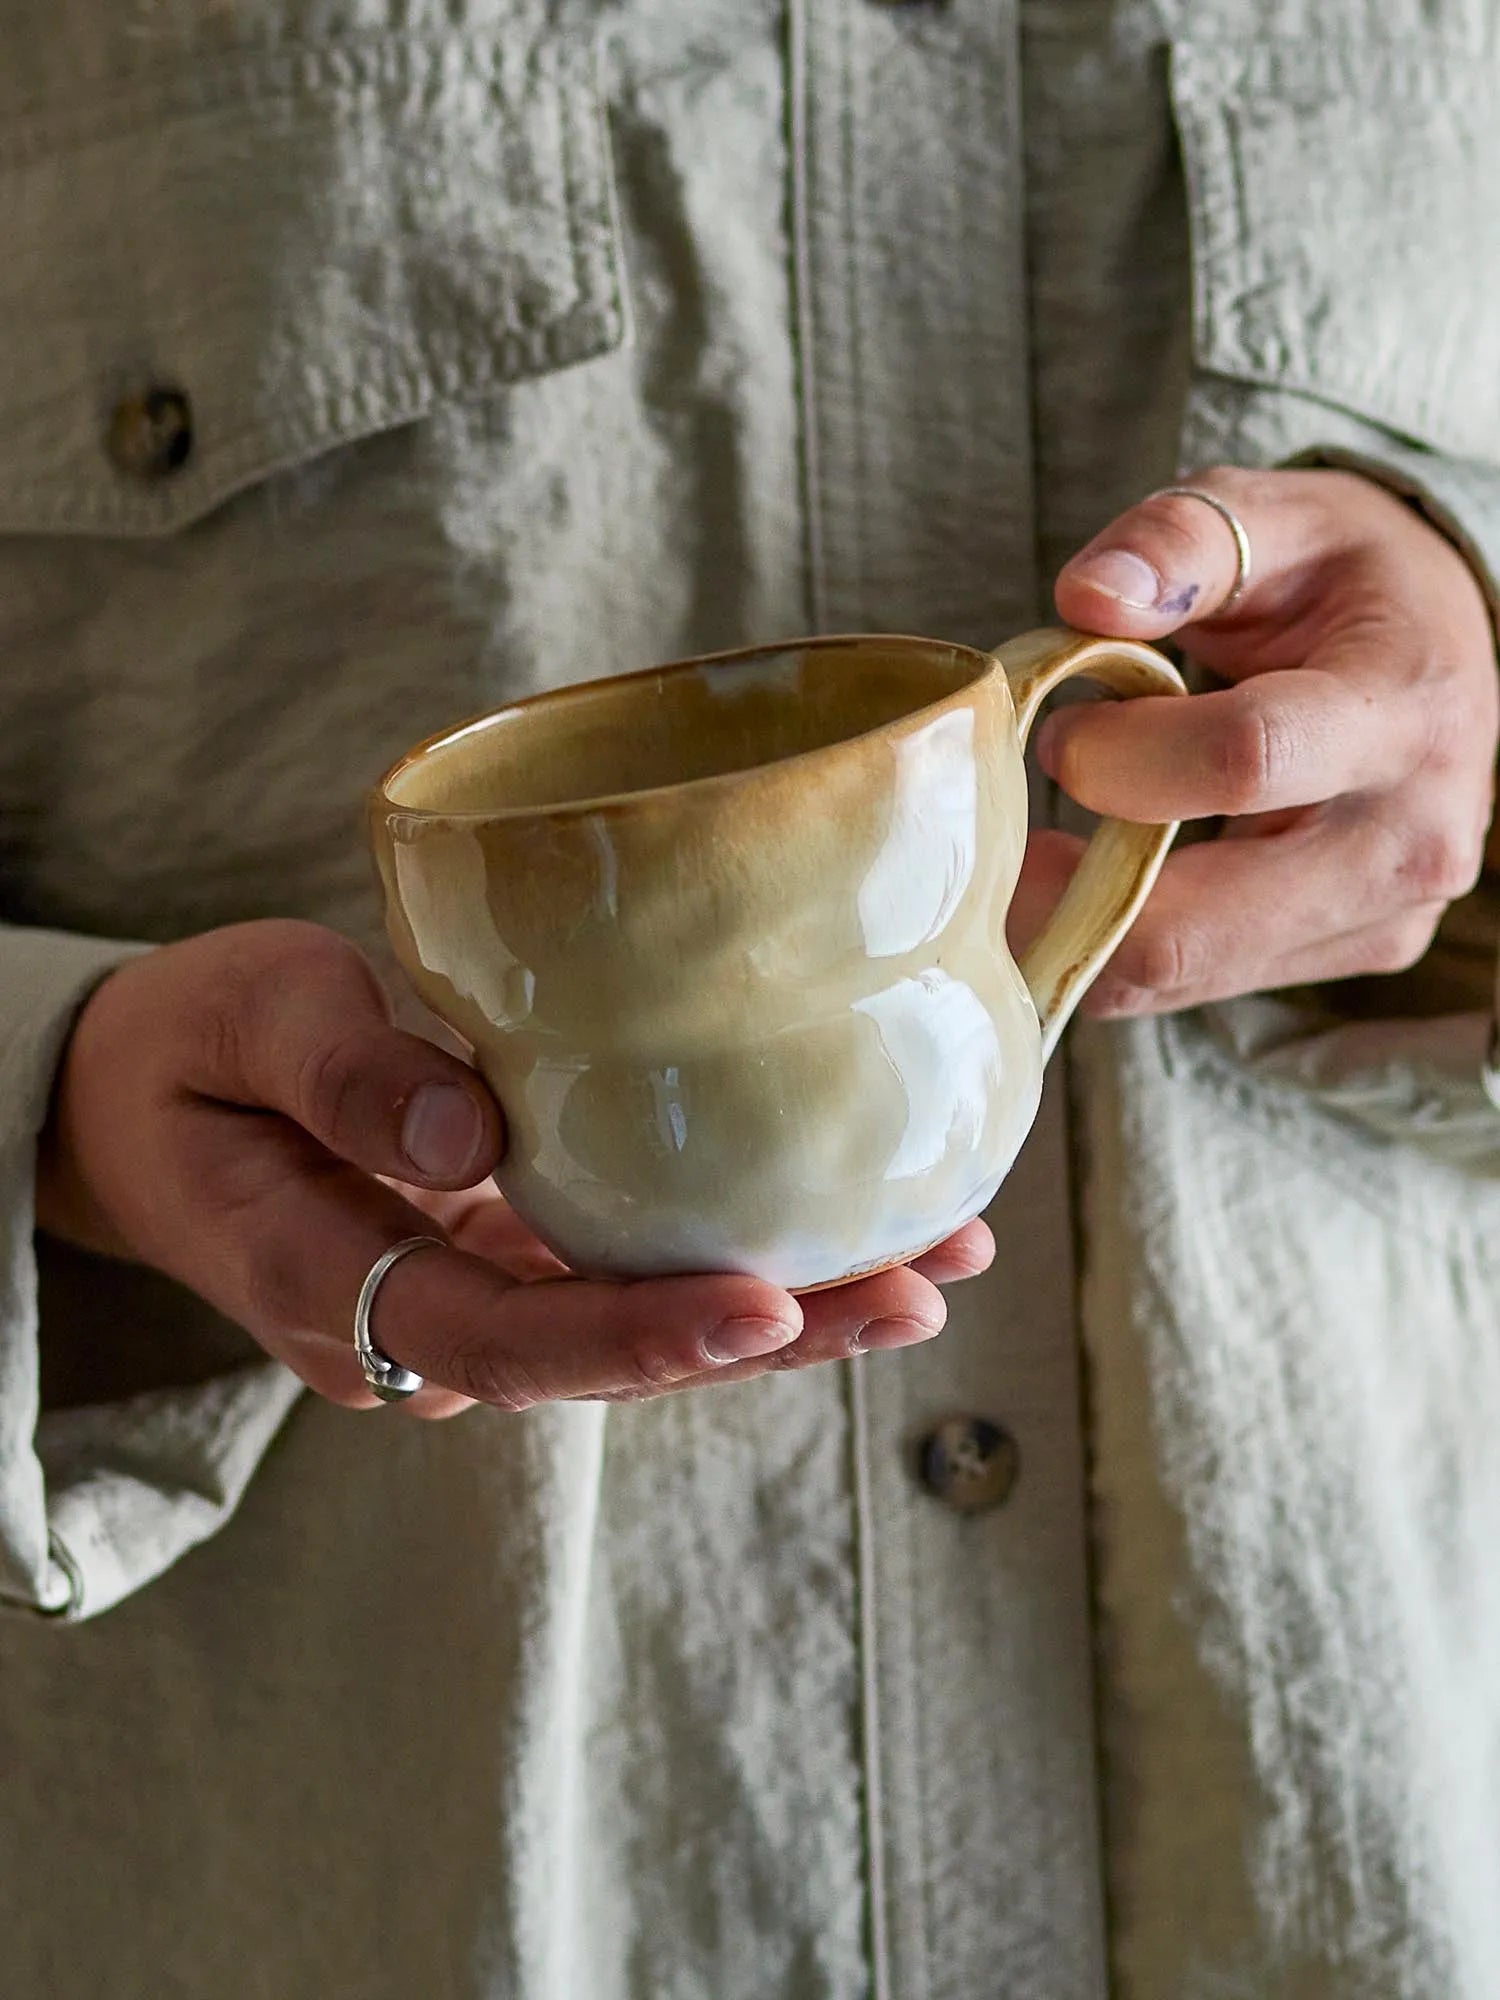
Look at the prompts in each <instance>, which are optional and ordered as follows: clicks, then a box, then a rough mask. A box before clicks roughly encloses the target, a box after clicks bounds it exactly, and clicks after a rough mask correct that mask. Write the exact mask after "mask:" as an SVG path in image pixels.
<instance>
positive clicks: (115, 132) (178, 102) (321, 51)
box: [0, 33, 588, 168]
mask: <svg viewBox="0 0 1500 2000" xmlns="http://www.w3.org/2000/svg"><path fill="white" fill-rule="evenodd" d="M587 47H588V45H587V44H586V43H580V42H579V41H577V40H576V39H570V38H568V37H565V36H557V37H553V38H549V39H547V40H545V41H542V42H539V43H537V44H536V45H535V46H534V47H533V48H532V49H531V50H529V51H528V53H527V56H526V61H525V63H524V65H523V67H522V71H521V76H522V78H523V79H524V82H525V83H526V84H527V85H530V84H534V83H535V82H537V81H538V80H542V81H545V82H548V83H551V84H554V85H563V84H566V83H568V82H572V83H574V84H577V83H581V82H583V81H584V71H585V68H586V65H585V63H584V61H583V60H582V58H583V57H584V56H585V55H586V51H587ZM455 49H457V50H459V51H461V53H462V55H463V57H464V69H465V74H467V75H468V76H471V77H473V78H475V79H477V80H478V81H481V82H488V83H498V84H499V85H500V86H501V87H502V89H504V88H506V87H507V84H508V79H507V76H506V65H505V62H504V60H503V58H504V55H505V52H506V51H505V45H504V44H503V43H502V42H500V41H499V40H498V39H497V38H496V37H495V36H494V35H493V34H491V35H483V34H468V35H465V34H462V33H456V34H454V35H452V36H444V37H441V38H436V39H434V38H423V37H418V36H410V35H388V36H382V37H379V38H378V39H374V38H372V39H371V40H369V41H364V42H339V43H332V44H329V45H326V46H323V47H298V48H294V49H291V50H274V51H263V52H257V53H255V54H252V55H247V54H246V53H245V51H243V50H238V51H235V52H234V53H233V54H232V55H226V56H223V57H220V58H218V59H217V60H216V59H215V58H213V57H208V58H206V59H204V60H202V61H201V62H199V61H198V60H196V59H195V60H194V61H193V62H192V63H191V64H190V63H189V61H188V59H187V58H186V57H183V58H181V59H179V60H178V61H176V62H174V63H173V64H171V65H166V66H163V68H162V69H161V70H160V71H158V72H156V73H155V75H154V76H152V75H149V74H148V75H147V76H146V77H145V78H143V79H138V78H137V77H136V76H132V77H131V78H130V79H129V80H128V81H121V82H119V83H115V84H110V85H101V86H100V90H99V98H98V102H96V103H89V102H87V101H85V102H84V103H83V104H81V105H77V106H72V105H70V106H66V107H64V106H56V107H52V106H49V107H47V108H46V109H44V110H38V111H35V112H32V113H30V114H28V113H25V112H22V113H20V114H19V120H18V126H17V129H15V130H12V131H9V132H3V131H0V168H3V167H21V166H27V165H32V164H34V163H35V162H36V161H37V160H39V159H43V158H45V157H46V156H47V155H48V154H50V153H55V152H70V151H75V150H77V149H78V148H79V147H80V146H84V145H88V144H91V143H93V142H95V141H97V140H100V139H106V138H114V137H118V136H122V135H128V134H130V133H132V132H135V131H138V130H139V129H140V128H141V127H142V126H143V125H145V124H148V123H149V124H151V126H152V128H153V130H157V129H159V122H160V121H161V120H163V119H172V120H176V119H185V118H191V117H193V116H202V115H205V114H209V113H212V112H215V111H222V110H232V109H234V108H236V107H237V106H239V105H242V104H243V105H247V106H248V105H258V104H267V103H273V104H274V103H277V102H281V101H284V100H286V99H287V98H296V97H301V96H304V95H316V96H318V97H353V96H356V95H359V94H362V93H366V92H374V93H376V94H380V95H388V94H392V93H394V92H395V91H397V90H399V89H401V88H402V87H403V86H409V85H410V84H412V83H413V82H414V81H417V80H419V79H420V78H421V77H423V76H427V75H431V74H432V72H433V71H434V70H435V69H437V70H440V69H441V66H442V62H443V59H444V58H445V57H449V58H451V53H452V51H453V50H455ZM512 74H514V72H512ZM508 94H510V95H514V94H515V92H514V89H513V88H512V89H510V90H509V91H508Z"/></svg>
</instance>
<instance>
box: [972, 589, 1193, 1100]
mask: <svg viewBox="0 0 1500 2000" xmlns="http://www.w3.org/2000/svg"><path fill="white" fill-rule="evenodd" d="M994 658H995V659H996V660H998V661H999V663H1000V665H1001V667H1002V668H1003V669H1004V672H1005V678H1006V680H1007V681H1008V682H1009V684H1010V692H1011V699H1012V700H1013V701H1014V702H1015V705H1016V728H1017V731H1018V732H1019V735H1020V739H1021V748H1022V749H1023V750H1024V749H1025V748H1026V739H1027V738H1028V737H1029V736H1030V734H1031V729H1032V724H1033V723H1034V722H1035V721H1036V718H1037V714H1038V712H1039V710H1040V709H1041V706H1042V703H1043V702H1044V701H1045V700H1046V698H1047V696H1048V695H1049V694H1051V692H1052V690H1053V689H1054V688H1055V687H1059V686H1061V684H1062V683H1063V682H1064V681H1068V680H1072V679H1073V678H1074V676H1075V675H1078V674H1081V675H1083V676H1084V678H1085V679H1087V680H1091V681H1097V682H1098V683H1099V685H1100V686H1101V687H1103V688H1107V689H1108V690H1109V692H1110V693H1111V694H1114V695H1120V696H1123V697H1127V698H1128V697H1130V696H1133V695H1142V694H1164V695H1181V694H1186V693H1187V688H1186V686H1185V685H1184V683H1183V679H1182V676H1181V674H1179V673H1178V671H1177V669H1176V668H1175V667H1174V666H1173V665H1172V664H1171V662H1170V661H1169V660H1167V659H1166V658H1164V657H1163V655H1162V654H1160V653H1159V652H1157V650H1156V648H1155V647H1154V646H1145V645H1142V644H1141V643H1140V642H1139V641H1138V640H1134V639H1093V638H1090V637H1089V636H1088V635H1087V634H1086V633H1083V632H1073V631H1070V630H1069V629H1068V628H1067V627H1066V626H1051V627H1048V628H1047V629H1045V630H1043V631H1040V632H1025V633H1023V634H1022V635H1021V637H1020V638H1019V639H1012V640H1010V641H1009V643H1008V644H1006V645H1004V646H997V647H996V648H995V650H994ZM1176 833H1177V822H1176V821H1174V822H1173V823H1172V824H1171V825H1169V826H1146V825H1138V824H1136V823H1135V822H1134V821H1132V820H1124V819H1106V820H1101V821H1100V823H1099V825H1098V827H1097V828H1096V829H1095V832H1094V835H1093V838H1092V839H1091V840H1090V841H1089V844H1088V846H1087V847H1086V848H1085V849H1084V853H1083V859H1082V860H1081V861H1080V862H1079V864H1078V869H1077V872H1076V873H1075V875H1074V876H1073V879H1072V881H1071V882H1070V883H1069V884H1068V886H1067V888H1066V889H1065V890H1064V891H1063V895H1062V900H1061V901H1060V902H1059V903H1058V905H1057V908H1056V909H1055V910H1054V911H1053V912H1052V915H1051V916H1050V917H1049V918H1048V919H1047V922H1046V924H1045V925H1044V926H1043V928H1042V930H1041V933H1040V935H1039V936H1037V937H1036V938H1034V939H1033V940H1032V943H1031V945H1030V947H1029V948H1028V949H1027V950H1026V951H1025V952H1024V953H1023V954H1022V956H1021V961H1020V965H1021V977H1022V978H1023V979H1024V980H1025V981H1026V984H1027V985H1028V986H1029V987H1030V989H1031V997H1032V1000H1033V1002H1034V1003H1035V1006H1036V1011H1037V1018H1038V1019H1039V1021H1040V1022H1041V1027H1042V1061H1043V1062H1045V1061H1046V1060H1047V1058H1048V1057H1049V1056H1050V1055H1051V1053H1052V1051H1053V1049H1054V1048H1056V1046H1057V1038H1058V1036H1059V1035H1060V1034H1061V1033H1062V1031H1063V1029H1064V1027H1066V1025H1067V1022H1068V1019H1069V1016H1070V1015H1071V1014H1072V1012H1073V1009H1074V1008H1075V1007H1076V1006H1077V1005H1078V1003H1079V1001H1080V1000H1081V999H1082V998H1083V996H1084V994H1085V993H1087V991H1088V990H1089V988H1090V987H1091V986H1092V985H1093V983H1094V981H1095V980H1096V979H1097V978H1098V976H1099V974H1100V973H1101V972H1102V971H1103V969H1104V965H1105V961H1106V960H1107V959H1108V958H1109V955H1110V953H1111V952H1112V951H1113V950H1114V948H1115V946H1116V945H1117V944H1118V943H1119V942H1120V940H1121V938H1122V937H1124V935H1125V933H1126V931H1128V930H1129V929H1130V926H1131V925H1132V924H1133V923H1134V922H1135V920H1136V918H1137V917H1138V916H1139V915H1140V911H1141V906H1142V904H1143V903H1144V902H1145V900H1146V898H1147V897H1148V896H1149V895H1150V893H1151V888H1152V884H1153V883H1154V882H1155V880H1156V878H1157V876H1158V875H1159V874H1160V873H1161V865H1162V863H1163V862H1164V861H1165V860H1166V858H1167V849H1168V848H1169V847H1170V846H1171V845H1172V841H1173V839H1174V838H1175V836H1176Z"/></svg>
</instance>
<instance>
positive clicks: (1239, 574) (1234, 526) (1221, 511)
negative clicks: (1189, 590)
mask: <svg viewBox="0 0 1500 2000" xmlns="http://www.w3.org/2000/svg"><path fill="white" fill-rule="evenodd" d="M1173 494H1175V495H1176V496H1177V497H1178V498H1179V499H1182V500H1201V501H1203V503H1204V504H1205V505H1206V506H1209V507H1212V508H1213V510H1214V512H1215V513H1216V514H1217V515H1218V517H1219V519H1220V520H1221V521H1222V522H1223V523H1224V525H1225V527H1226V528H1227V529H1228V530H1229V532H1230V534H1231V535H1233V536H1234V554H1235V565H1236V566H1235V575H1234V587H1233V589H1232V590H1231V591H1230V593H1229V595H1228V596H1227V597H1226V598H1225V599H1224V601H1223V603H1222V604H1221V605H1220V606H1219V607H1218V610H1219V611H1228V610H1230V609H1231V608H1232V607H1233V606H1234V605H1236V604H1238V603H1239V601H1240V599H1241V598H1242V597H1243V596H1244V594H1245V590H1246V587H1247V585H1248V584H1249V582H1250V537H1249V535H1248V534H1247V533H1246V531H1245V524H1244V522H1243V521H1242V520H1241V519H1240V517H1239V515H1238V514H1236V513H1235V511H1234V509H1233V508H1232V507H1231V506H1230V505H1229V504H1228V502H1227V501H1224V500H1221V499H1220V498H1219V496H1218V494H1217V493H1210V492H1209V490H1208V488H1207V487H1206V486H1162V487H1159V488H1158V489H1157V491H1156V492H1155V493H1153V494H1152V495H1151V498H1152V499H1153V500H1165V499H1167V498H1168V497H1170V496H1171V495H1173ZM1213 615H1214V616H1215V617H1217V616H1218V612H1215V613H1214V614H1213Z"/></svg>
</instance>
